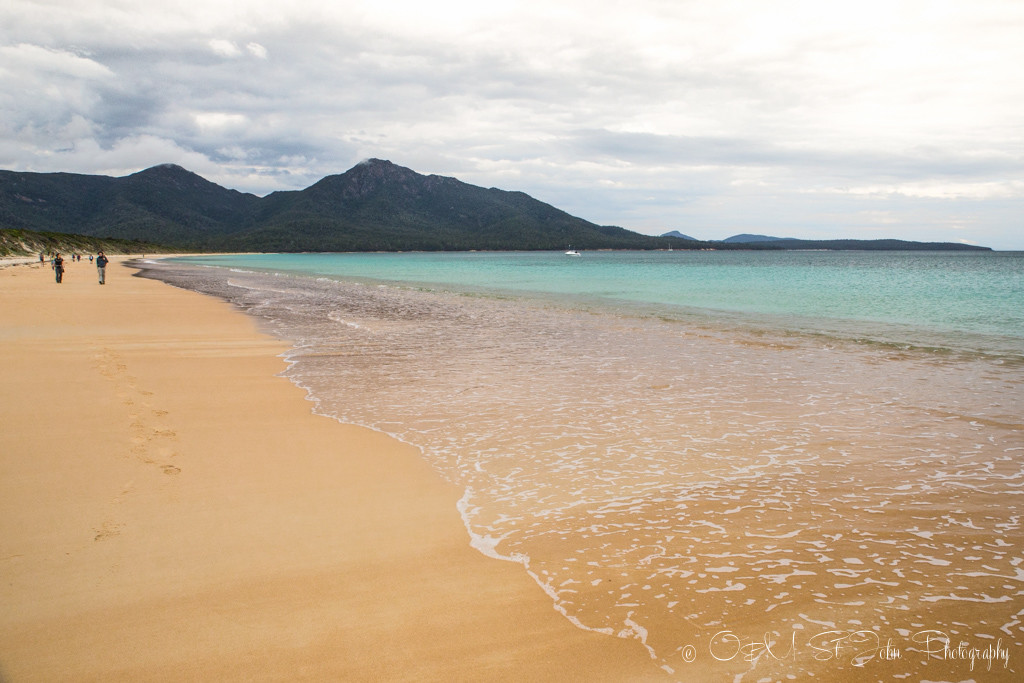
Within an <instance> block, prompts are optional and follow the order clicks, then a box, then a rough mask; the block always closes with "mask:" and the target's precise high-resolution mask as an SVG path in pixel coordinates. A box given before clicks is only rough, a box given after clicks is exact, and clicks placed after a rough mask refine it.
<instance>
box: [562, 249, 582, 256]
mask: <svg viewBox="0 0 1024 683" xmlns="http://www.w3.org/2000/svg"><path fill="white" fill-rule="evenodd" d="M565 255H566V256H579V255H580V252H578V251H576V250H575V249H573V248H572V247H569V251H567V252H565Z"/></svg>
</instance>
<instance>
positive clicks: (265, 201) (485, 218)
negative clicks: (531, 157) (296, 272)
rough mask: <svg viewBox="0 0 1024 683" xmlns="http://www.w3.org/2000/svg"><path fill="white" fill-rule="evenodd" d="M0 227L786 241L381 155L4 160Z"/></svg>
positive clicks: (281, 246) (327, 241)
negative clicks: (236, 166) (221, 181)
mask: <svg viewBox="0 0 1024 683" xmlns="http://www.w3.org/2000/svg"><path fill="white" fill-rule="evenodd" d="M0 227H2V228H8V229H22V230H32V231H40V232H56V233H74V234H81V235H85V236H92V237H109V238H119V239H129V240H140V241H144V242H148V243H155V244H165V245H168V246H173V247H176V248H190V249H195V250H200V251H212V250H220V251H287V252H298V251H417V250H420V251H436V250H474V249H478V250H542V249H565V248H567V247H568V246H570V245H571V246H572V247H574V248H576V249H587V250H594V249H668V248H675V249H711V248H714V249H723V248H724V249H733V248H743V249H750V248H754V249H777V248H779V245H777V244H769V243H762V242H745V243H729V242H711V241H701V240H694V239H692V238H688V237H687V236H685V235H681V233H676V234H674V235H671V236H661V237H655V236H650V235H643V234H640V233H637V232H633V231H630V230H627V229H625V228H621V227H618V226H612V225H597V224H595V223H591V222H589V221H586V220H584V219H582V218H578V217H575V216H572V215H570V214H568V213H566V212H565V211H562V210H561V209H558V208H556V207H554V206H552V205H550V204H546V203H544V202H541V201H539V200H537V199H534V198H533V197H531V196H529V195H528V194H526V193H524V192H518V191H508V190H501V189H498V188H493V187H492V188H486V189H485V188H482V187H478V186H475V185H470V184H468V183H465V182H463V181H461V180H458V179H456V178H451V177H447V176H439V175H422V174H420V173H417V172H416V171H413V170H412V169H409V168H405V167H403V166H399V165H397V164H394V163H393V162H391V161H387V160H382V159H367V160H365V161H362V162H360V163H358V164H356V165H355V166H353V167H352V168H351V169H349V170H348V171H345V172H344V173H340V174H334V175H328V176H325V177H324V178H322V179H320V180H319V181H317V182H316V183H314V184H312V185H310V186H309V187H307V188H305V189H303V190H283V191H278V192H272V193H270V194H268V195H266V196H265V197H258V196H256V195H254V194H249V193H243V192H239V191H237V190H231V189H227V188H224V187H222V186H220V185H217V184H216V183H213V182H211V181H209V180H206V179H205V178H203V177H202V176H200V175H198V174H196V173H193V172H192V171H189V170H187V169H184V168H182V167H181V166H178V165H176V164H159V165H156V166H153V167H150V168H147V169H144V170H142V171H138V172H136V173H133V174H130V175H127V176H123V177H111V176H100V175H83V174H73V173H29V172H18V171H3V170H0ZM752 237H762V236H752ZM768 239H770V238H768ZM798 242H799V241H798ZM796 243H797V242H794V243H793V244H794V245H795V244H796ZM844 244H845V243H844ZM904 244H907V245H916V244H920V243H903V242H900V241H891V243H890V244H889V245H888V246H887V247H886V248H905V247H903V246H901V245H904ZM806 248H815V247H806ZM838 248H856V247H850V246H840V247H838ZM912 248H916V247H912ZM931 248H948V249H964V248H970V247H967V246H965V245H958V244H951V243H932V244H931Z"/></svg>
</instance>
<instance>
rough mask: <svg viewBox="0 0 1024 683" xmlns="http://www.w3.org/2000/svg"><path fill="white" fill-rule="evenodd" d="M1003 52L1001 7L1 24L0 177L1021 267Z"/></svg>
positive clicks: (185, 14) (10, 13)
mask: <svg viewBox="0 0 1024 683" xmlns="http://www.w3.org/2000/svg"><path fill="white" fill-rule="evenodd" d="M1022 33H1024V5H1021V4H1020V3H1012V2H1001V1H1000V0H978V1H977V2H972V3H970V4H967V3H960V2H952V3H940V4H936V3H933V2H924V1H917V0H908V1H907V2H901V3H897V4H896V5H893V4H892V3H888V2H881V1H876V0H865V1H864V2H860V3H856V4H855V5H842V4H839V3H822V2H820V1H816V2H812V1H810V0H779V1H778V2H773V3H768V4H758V3H749V2H742V1H741V0H722V1H721V2H715V3H696V2H666V1H664V0H636V2H633V3H630V4H629V5H628V6H623V5H622V4H621V3H617V2H612V1H611V0H608V1H606V0H587V1H583V0H555V1H554V2H550V1H549V2H536V1H533V0H521V1H519V2H516V3H480V2H466V1H460V0H439V1H438V2H436V3H429V4H424V3H421V2H412V1H411V0H402V1H401V2H396V1H394V0H392V1H390V2H380V3H373V4H368V3H363V2H353V1H351V0H340V1H338V2H315V1H314V2H308V3H298V4H295V3H292V4H284V3H280V2H276V1H271V0H251V1H249V2H246V3H209V2H199V1H198V0H181V1H180V2H177V3H151V4H150V5H138V4H133V3H124V2H122V1H120V0H88V1H86V0H60V1H57V0H10V2H9V3H8V4H7V5H5V8H4V9H3V10H0V113H2V116H0V166H3V167H5V168H13V169H20V170H46V171H54V170H69V169H74V170H81V171H86V172H87V171H88V169H89V168H93V169H95V171H96V172H114V171H115V170H118V169H121V170H124V171H126V172H132V171H135V170H139V169H140V168H144V167H146V166H150V165H153V164H156V163H161V162H174V163H179V164H180V165H182V166H185V167H186V168H190V169H192V170H195V171H197V172H200V173H202V174H203V175H206V176H207V177H209V178H210V179H211V180H215V181H216V182H221V183H222V184H227V185H228V186H230V187H236V188H238V189H243V190H247V191H254V192H257V193H260V194H264V193H267V192H270V191H274V190H279V189H293V188H299V187H304V186H305V185H307V184H309V183H311V182H314V181H315V180H317V179H319V178H320V177H322V176H323V175H327V174H329V173H337V172H341V171H344V170H346V169H347V168H349V167H350V166H352V165H353V164H355V163H356V162H358V161H359V160H360V159H364V158H368V157H379V158H390V159H392V160H393V161H395V162H396V163H400V164H403V165H407V166H410V167H412V168H414V169H416V170H418V171H421V172H425V173H440V174H445V175H457V176H458V177H460V178H462V179H463V180H466V181H467V182H473V183H476V184H479V185H483V186H487V187H490V186H497V187H503V188H505V189H517V190H523V191H527V192H530V193H531V194H534V195H535V196H537V197H538V198H541V199H543V200H544V201H548V202H550V203H553V204H555V205H557V206H559V207H560V208H564V209H566V210H568V211H570V212H571V213H575V214H576V215H580V216H583V217H584V218H587V219H589V220H593V221H595V222H598V223H603V224H619V225H624V226H626V227H630V228H633V229H640V230H644V231H650V232H657V231H659V230H661V229H662V228H666V229H668V228H678V229H680V230H682V231H683V232H685V233H687V234H693V235H695V236H704V237H709V238H711V237H725V236H728V234H732V232H740V231H742V232H772V231H776V232H783V233H785V234H792V235H793V236H798V237H799V236H810V234H812V233H813V234H815V235H818V234H819V233H822V232H825V233H828V232H831V233H832V234H835V233H837V232H842V231H844V230H861V229H863V230H871V231H875V230H883V229H892V230H893V231H895V232H894V233H893V234H892V235H891V236H896V237H898V236H901V235H904V234H910V233H911V232H912V231H916V230H918V229H919V228H918V227H916V226H922V227H921V228H920V229H922V230H924V229H929V226H931V229H934V230H936V231H937V233H938V232H941V233H942V234H946V235H952V234H953V232H954V228H952V227H946V226H951V225H953V224H954V223H956V225H959V226H960V227H959V228H956V229H955V230H959V231H960V234H958V235H957V237H958V238H961V237H963V235H962V231H963V230H965V229H966V230H975V231H978V236H977V240H978V241H980V242H982V243H985V239H988V238H989V237H990V236H993V235H995V236H999V235H1002V236H1003V237H1000V238H999V239H1001V240H1002V242H1001V243H1002V244H1010V243H1015V244H1019V245H1020V246H1021V247H1024V243H1022V242H1021V240H1024V237H1018V236H1015V235H1017V234H1019V232H1020V231H1019V220H1018V219H1015V218H1013V216H1014V212H1016V213H1017V215H1019V214H1020V213H1024V211H1022V209H1024V206H1022V203H1024V185H1022V183H1024V168H1022V167H1021V163H1020V159H1022V158H1024V138H1022V136H1021V135H1020V128H1019V112H1020V111H1021V110H1022V109H1024V84H1022V81H1021V79H1019V78H1018V76H1017V74H1016V69H1017V66H1016V65H1017V64H1020V63H1024V45H1022V44H1021V41H1020V40H1019V36H1020V35H1021V34H1022ZM26 93H32V96H31V97H26ZM147 155H148V156H147ZM161 155H164V156H161ZM130 160H134V161H136V162H137V163H138V166H137V167H135V168H129V167H128V166H127V165H126V164H127V163H128V162H129V161H130ZM943 212H946V214H948V217H949V220H947V217H946V216H945V215H944V214H943ZM883 213H884V214H885V215H887V216H888V218H886V220H884V221H882V220H880V219H878V217H879V216H881V215H883ZM965 226H966V227H965ZM981 230H987V231H989V232H987V233H982V232H980V231H981ZM729 231H732V232H729ZM900 231H906V232H905V233H904V232H900ZM801 233H803V234H801ZM915 234H916V233H915ZM936 236H937V237H941V235H936ZM967 238H969V239H976V237H975V236H974V235H971V236H968V237H967Z"/></svg>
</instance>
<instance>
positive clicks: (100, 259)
mask: <svg viewBox="0 0 1024 683" xmlns="http://www.w3.org/2000/svg"><path fill="white" fill-rule="evenodd" d="M96 272H98V273H99V275H100V284H101V285H102V284H105V283H106V280H107V257H106V256H105V255H104V254H103V252H102V251H101V252H100V253H99V254H97V255H96Z"/></svg>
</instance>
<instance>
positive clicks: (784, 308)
mask: <svg viewBox="0 0 1024 683" xmlns="http://www.w3.org/2000/svg"><path fill="white" fill-rule="evenodd" d="M187 260H188V261H190V262H193V263H202V264H208V265H220V266H229V267H235V268H247V269H255V270H266V271H274V272H286V273H294V274H303V275H315V276H321V277H329V278H339V279H350V280H358V281H380V282H386V283H403V284H406V285H411V286H416V287H425V288H430V289H439V290H446V291H462V292H474V293H490V294H493V295H501V296H509V295H514V296H521V297H522V296H525V297H538V298H549V299H550V298H555V299H557V300H558V301H559V302H561V303H563V304H566V305H577V306H587V305H589V306H599V307H608V308H616V309H618V310H619V311H622V310H623V309H627V310H629V311H633V312H636V313H646V314H655V315H659V316H665V317H669V318H680V319H684V320H694V319H701V318H703V319H709V320H714V321H717V322H732V323H735V324H745V325H749V326H755V327H762V328H770V329H773V330H775V329H790V330H794V331H800V332H812V333H814V332H817V333H824V334H834V335H839V336H842V337H849V338H857V339H867V340H872V341H878V342H885V343H893V344H900V345H903V344H906V345H920V346H930V347H940V348H947V347H948V348H953V349H957V350H968V351H979V352H984V353H996V354H1010V355H1018V354H1024V253H1021V252H858V251H842V252H759V251H750V252H745V251H744V252H735V251H722V252H689V251H674V252H588V253H585V254H584V255H583V256H582V257H578V258H577V257H569V256H566V255H564V254H561V253H556V252H514V253H507V252H499V253H493V252H481V253H465V252H459V253H403V254H264V255H242V256H204V257H199V258H190V259H187Z"/></svg>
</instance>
